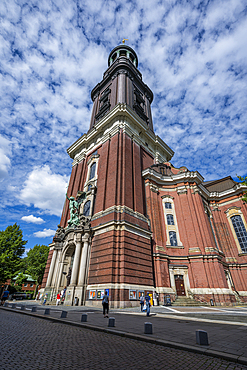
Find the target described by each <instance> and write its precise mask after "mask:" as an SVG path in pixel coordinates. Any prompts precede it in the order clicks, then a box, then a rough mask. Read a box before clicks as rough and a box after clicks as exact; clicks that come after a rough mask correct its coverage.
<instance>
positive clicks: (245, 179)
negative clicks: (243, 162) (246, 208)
mask: <svg viewBox="0 0 247 370" xmlns="http://www.w3.org/2000/svg"><path fill="white" fill-rule="evenodd" d="M237 177H238V179H239V180H240V181H241V182H242V184H243V185H246V186H247V176H245V177H242V176H237ZM242 199H243V201H244V202H246V203H247V192H246V191H244V195H243V197H242Z"/></svg>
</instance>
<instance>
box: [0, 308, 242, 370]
mask: <svg viewBox="0 0 247 370" xmlns="http://www.w3.org/2000/svg"><path fill="white" fill-rule="evenodd" d="M0 334H1V336H0V337H1V369H3V370H8V369H13V370H15V369H26V370H28V369H32V370H36V369H46V370H49V369H94V370H95V369H106V368H107V369H118V370H121V369H143V368H147V369H247V366H244V365H239V364H236V363H232V362H228V361H225V360H221V359H218V358H213V357H208V356H204V355H200V354H195V353H191V352H186V351H182V350H177V349H172V348H165V347H163V346H159V345H154V344H149V343H145V342H141V341H138V340H132V339H128V338H122V337H119V336H115V335H111V334H107V333H102V332H97V331H93V330H88V329H83V328H77V327H73V326H69V325H64V324H60V323H55V322H52V321H46V320H42V319H40V318H36V317H30V316H26V315H21V314H18V313H13V312H7V311H4V310H1V311H0Z"/></svg>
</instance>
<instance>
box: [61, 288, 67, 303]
mask: <svg viewBox="0 0 247 370" xmlns="http://www.w3.org/2000/svg"><path fill="white" fill-rule="evenodd" d="M66 290H67V288H66V286H65V287H64V289H63V290H62V292H61V299H62V301H64V300H65V295H66Z"/></svg>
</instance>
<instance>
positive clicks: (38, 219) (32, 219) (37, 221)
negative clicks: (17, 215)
mask: <svg viewBox="0 0 247 370" xmlns="http://www.w3.org/2000/svg"><path fill="white" fill-rule="evenodd" d="M21 220H23V221H25V222H30V223H33V224H43V223H44V222H45V221H44V220H43V219H42V218H41V217H35V216H33V215H29V216H23V217H22V218H21Z"/></svg>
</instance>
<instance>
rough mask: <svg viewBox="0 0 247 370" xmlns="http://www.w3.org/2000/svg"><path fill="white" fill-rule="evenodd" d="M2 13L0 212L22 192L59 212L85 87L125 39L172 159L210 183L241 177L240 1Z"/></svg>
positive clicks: (85, 114)
mask: <svg viewBox="0 0 247 370" xmlns="http://www.w3.org/2000/svg"><path fill="white" fill-rule="evenodd" d="M0 12H1V15H2V19H3V22H2V23H1V26H0V53H1V71H0V117H1V119H0V130H1V131H0V132H1V133H3V136H0V148H1V149H0V180H1V183H0V193H1V194H4V199H2V201H1V207H3V208H4V207H7V206H9V204H10V203H11V201H8V202H7V200H9V199H10V200H12V198H13V194H15V195H16V194H17V193H18V192H17V190H16V189H21V191H20V200H21V202H22V203H24V204H26V205H27V206H29V205H32V204H33V205H35V207H37V208H39V209H40V210H42V211H44V212H48V213H49V214H56V215H58V216H60V212H61V209H62V206H63V202H64V198H65V187H66V185H65V183H66V182H67V179H68V177H69V174H70V171H71V160H70V158H69V157H68V155H67V153H66V148H68V147H69V146H70V145H71V144H72V143H73V142H74V141H75V140H77V139H78V138H79V137H80V136H81V135H82V134H83V133H85V132H87V130H88V128H89V123H90V115H91V108H92V101H91V96H90V92H91V90H92V88H93V87H94V86H95V85H96V84H97V83H98V82H100V81H101V79H102V76H103V73H104V72H105V70H106V69H107V58H108V55H109V52H110V50H111V49H113V48H114V47H115V46H116V45H118V44H119V43H120V42H121V40H122V39H123V38H127V39H129V40H128V41H127V44H128V45H129V46H131V47H133V49H135V51H136V52H137V55H138V59H139V70H140V72H141V73H142V75H143V81H144V82H145V83H146V84H147V85H148V86H149V87H150V88H151V90H152V91H153V92H154V102H153V104H152V112H153V121H154V127H155V131H156V134H157V135H159V136H161V138H162V139H163V140H164V141H165V142H166V143H167V144H168V145H169V146H170V147H171V148H172V149H173V150H175V156H174V158H173V159H172V163H173V164H174V165H178V166H181V165H185V166H186V167H188V168H189V169H195V170H198V171H199V172H200V173H201V174H202V175H203V176H205V177H207V179H208V178H211V177H217V178H219V177H224V176H227V175H232V176H235V174H236V173H238V174H240V175H244V174H245V172H246V162H247V160H246V159H247V158H246V153H247V151H246V142H247V132H246V130H247V129H246V128H247V126H246V122H247V109H246V107H247V83H246V75H247V44H246V42H247V38H246V37H245V35H246V32H247V30H246V24H247V22H246V11H245V2H244V1H243V0H227V1H225V0H211V1H210V2H201V1H200V0H194V1H190V2H188V1H186V0H181V1H179V2H177V1H175V0H170V1H160V0H152V1H149V2H141V1H137V0H132V1H127V0H121V1H120V0H109V1H105V0H95V1H93V2H92V1H91V0H78V1H77V2H75V1H71V2H68V1H64V0H61V1H60V2H57V3H56V7H55V6H53V5H52V3H51V2H50V1H48V0H44V1H42V2H39V5H38V7H37V0H30V1H29V2H28V6H27V5H26V3H22V2H18V1H17V0H9V1H4V2H0ZM126 20H127V21H126ZM46 180H47V181H46ZM50 180H51V183H50ZM55 188H57V189H56V190H54V189H55ZM18 198H19V195H18ZM14 206H17V205H16V204H15V205H14ZM23 208H24V207H23ZM20 212H23V213H22V215H23V216H25V214H28V213H26V212H27V211H26V209H25V213H24V210H23V211H22V210H21V207H20ZM32 212H33V211H32ZM29 213H31V212H29Z"/></svg>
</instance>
